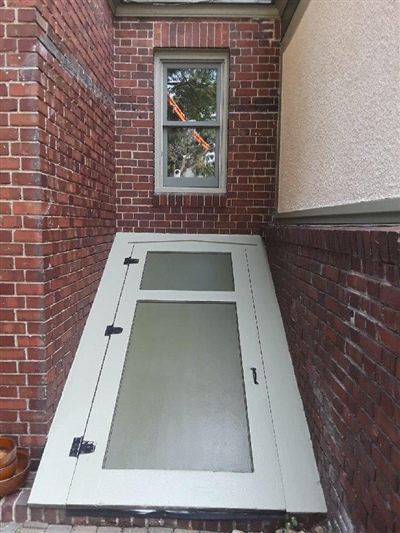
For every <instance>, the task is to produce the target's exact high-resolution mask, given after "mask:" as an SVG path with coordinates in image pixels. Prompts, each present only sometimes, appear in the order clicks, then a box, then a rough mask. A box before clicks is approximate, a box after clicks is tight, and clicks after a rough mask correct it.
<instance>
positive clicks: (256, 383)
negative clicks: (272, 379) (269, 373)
mask: <svg viewBox="0 0 400 533" xmlns="http://www.w3.org/2000/svg"><path fill="white" fill-rule="evenodd" d="M251 371H252V372H253V383H254V385H258V381H257V368H255V367H254V366H252V367H251Z"/></svg>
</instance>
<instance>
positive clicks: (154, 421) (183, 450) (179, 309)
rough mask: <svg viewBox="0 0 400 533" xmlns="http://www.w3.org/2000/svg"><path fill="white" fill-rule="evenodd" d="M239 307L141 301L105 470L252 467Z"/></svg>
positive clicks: (238, 469)
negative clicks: (239, 329) (238, 323)
mask: <svg viewBox="0 0 400 533" xmlns="http://www.w3.org/2000/svg"><path fill="white" fill-rule="evenodd" d="M249 440H250V439H249V429H248V421H247V414H246V401H245V393H244V385H243V373H242V363H241V352H240V342H239V333H238V328H237V315H236V305H235V304H234V303H211V302H195V303H188V302H139V303H138V304H137V308H136V313H135V318H134V322H133V327H132V332H131V337H130V342H129V346H128V350H127V354H126V361H125V367H124V372H123V377H122V381H121V386H120V390H119V395H118V400H117V406H116V410H115V413H114V418H113V423H112V426H111V433H110V438H109V442H108V447H107V452H106V456H105V460H104V466H103V468H106V469H160V470H208V471H215V472H251V471H252V470H253V465H252V458H251V451H250V442H249Z"/></svg>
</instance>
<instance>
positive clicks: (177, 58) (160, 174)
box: [154, 50, 229, 194]
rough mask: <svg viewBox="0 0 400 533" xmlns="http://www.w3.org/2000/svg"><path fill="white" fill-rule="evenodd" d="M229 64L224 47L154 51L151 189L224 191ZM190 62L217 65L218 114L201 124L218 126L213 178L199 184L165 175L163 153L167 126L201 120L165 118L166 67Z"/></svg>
mask: <svg viewBox="0 0 400 533" xmlns="http://www.w3.org/2000/svg"><path fill="white" fill-rule="evenodd" d="M228 65H229V56H228V53H227V52H226V51H218V52H215V51H214V50H210V51H205V50H202V51H192V50H191V51H186V50H162V51H156V52H155V56H154V129H155V132H154V133H155V135H154V137H155V139H154V163H155V180H154V191H155V193H156V194H163V193H164V194H168V193H177V194H188V193H189V194H192V193H194V194H221V193H225V192H226V166H227V133H228V131H227V130H228V81H229V77H228ZM179 66H182V67H183V66H190V68H196V67H199V68H217V69H218V79H217V117H216V121H215V123H214V122H213V123H212V124H211V123H210V122H209V121H207V122H205V123H204V124H205V126H204V127H211V128H215V129H216V130H217V138H216V145H217V151H218V158H216V178H215V179H214V180H213V184H212V186H207V187H206V186H201V185H199V182H198V180H196V182H197V183H194V185H189V184H188V182H189V180H191V179H192V178H188V179H185V178H173V177H169V176H168V175H167V168H166V167H167V166H166V161H165V154H166V150H167V146H166V143H167V140H166V138H167V128H168V127H181V128H184V127H191V126H192V125H193V127H196V128H200V127H202V126H201V123H200V122H194V123H191V122H190V125H189V124H188V123H189V121H188V123H186V124H185V123H181V124H179V123H175V122H174V123H172V121H167V100H166V86H165V81H166V70H167V68H169V67H173V68H176V67H179Z"/></svg>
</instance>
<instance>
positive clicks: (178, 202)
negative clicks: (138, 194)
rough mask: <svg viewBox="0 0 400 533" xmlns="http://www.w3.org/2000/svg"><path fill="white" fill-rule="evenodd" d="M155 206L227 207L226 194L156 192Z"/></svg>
mask: <svg viewBox="0 0 400 533" xmlns="http://www.w3.org/2000/svg"><path fill="white" fill-rule="evenodd" d="M153 206H154V207H197V208H199V207H226V194H174V193H168V194H155V195H154V196H153Z"/></svg>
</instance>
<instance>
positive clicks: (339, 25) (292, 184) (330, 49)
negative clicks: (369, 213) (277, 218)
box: [278, 0, 400, 212]
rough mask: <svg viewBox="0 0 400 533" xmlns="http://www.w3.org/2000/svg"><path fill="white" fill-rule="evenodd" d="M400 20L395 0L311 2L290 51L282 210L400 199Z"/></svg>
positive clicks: (287, 57)
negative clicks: (377, 0) (378, 0)
mask: <svg viewBox="0 0 400 533" xmlns="http://www.w3.org/2000/svg"><path fill="white" fill-rule="evenodd" d="M399 19H400V2H398V1H396V0H383V1H380V2H376V1H374V0H362V1H361V0H355V1H352V2H349V1H347V0H335V1H334V2H332V1H331V0H311V2H310V3H309V4H308V6H307V8H306V10H305V12H304V14H303V17H302V18H301V20H300V22H299V25H298V26H297V29H296V31H295V33H294V35H293V36H292V38H291V40H290V41H289V43H288V45H287V46H286V48H284V51H283V70H282V108H281V144H280V164H279V202H278V211H279V212H285V211H296V210H303V209H311V208H317V207H325V206H335V205H344V204H350V203H356V202H361V201H370V200H378V199H384V198H396V197H400V177H399V174H400V173H399V168H400V156H399V153H400V147H399V138H400V137H399V122H400V120H399V101H400V98H399V94H400V93H399V86H400V85H399V35H400V33H399ZM399 204H400V202H399Z"/></svg>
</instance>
